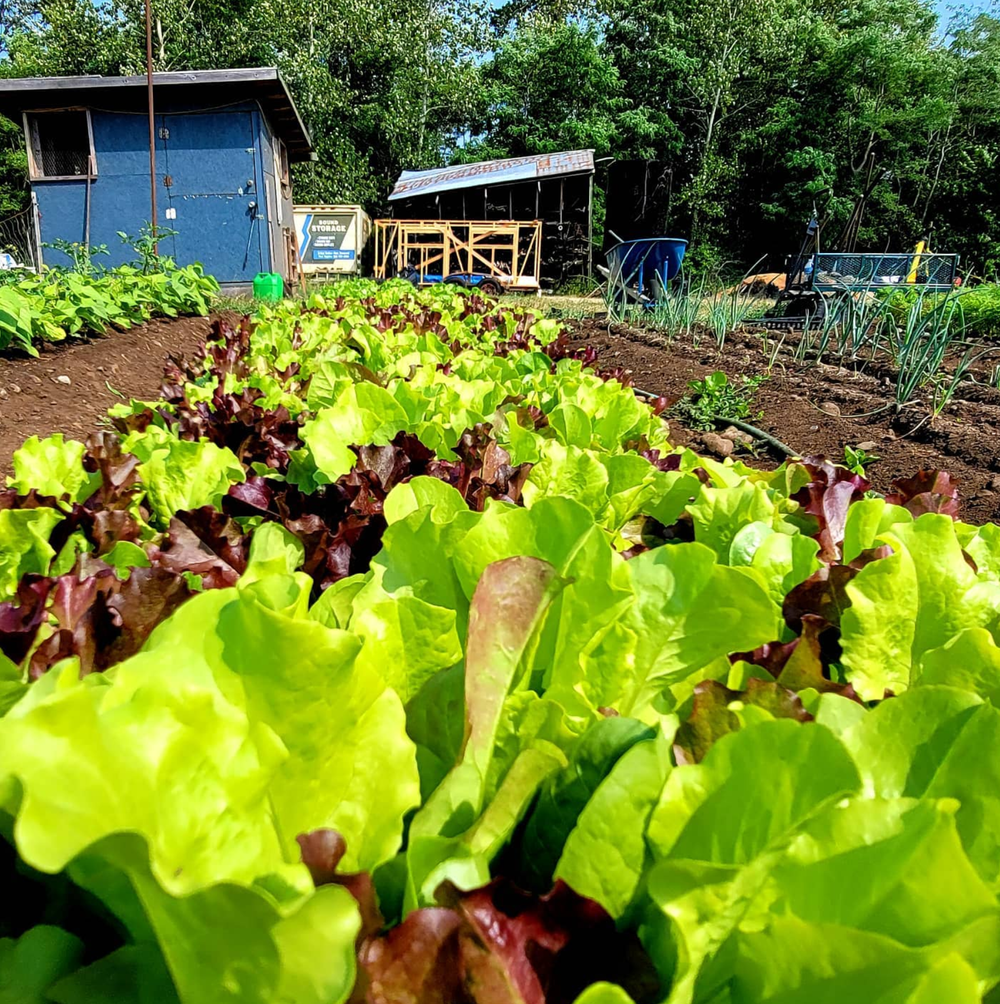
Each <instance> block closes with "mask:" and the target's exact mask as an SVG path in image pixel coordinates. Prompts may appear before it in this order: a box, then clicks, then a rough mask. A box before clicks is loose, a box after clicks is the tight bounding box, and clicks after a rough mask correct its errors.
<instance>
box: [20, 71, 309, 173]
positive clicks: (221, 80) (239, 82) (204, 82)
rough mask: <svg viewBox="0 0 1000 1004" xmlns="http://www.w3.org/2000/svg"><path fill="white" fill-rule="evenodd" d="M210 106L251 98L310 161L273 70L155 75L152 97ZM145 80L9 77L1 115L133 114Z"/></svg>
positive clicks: (291, 147) (295, 152)
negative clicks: (79, 109) (61, 111)
mask: <svg viewBox="0 0 1000 1004" xmlns="http://www.w3.org/2000/svg"><path fill="white" fill-rule="evenodd" d="M206 88H211V94H210V95H209V100H208V102H207V103H209V104H211V105H212V106H213V107H220V106H223V105H226V104H236V103H238V102H240V101H246V100H248V99H253V100H256V101H259V102H260V104H261V107H262V108H263V109H264V112H265V114H266V115H267V117H268V121H269V122H270V123H271V124H272V126H273V127H274V129H275V130H276V131H277V133H278V135H279V136H280V137H281V138H282V139H283V140H284V142H285V146H286V147H287V148H288V155H289V158H290V159H291V160H309V159H310V155H311V154H312V140H311V139H310V138H309V132H308V130H307V129H306V127H305V125H304V124H303V122H302V118H301V116H300V115H299V113H298V109H297V108H296V107H295V102H294V101H293V100H292V96H291V95H290V94H289V93H288V88H287V87H286V86H285V82H284V81H283V80H282V79H281V75H280V74H279V73H278V70H277V68H276V67H274V66H261V67H256V68H252V69H237V70H189V71H184V72H170V73H154V74H153V89H154V101H155V100H156V95H157V94H159V95H161V96H165V97H168V98H169V100H171V101H177V102H179V103H185V102H191V103H192V104H195V105H204V104H206ZM145 102H146V77H145V76H135V77H102V76H99V75H96V74H93V75H89V76H85V77H8V78H3V79H0V115H6V116H7V117H8V118H13V119H17V118H18V117H19V116H20V115H21V113H22V112H25V111H33V110H36V111H37V110H41V109H53V108H68V107H73V106H81V105H82V106H85V107H89V108H99V107H101V105H102V104H103V105H105V106H106V107H108V108H109V110H115V111H117V110H132V109H133V107H134V108H135V109H136V110H139V109H141V108H144V107H145Z"/></svg>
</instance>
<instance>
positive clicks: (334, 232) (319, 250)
mask: <svg viewBox="0 0 1000 1004" xmlns="http://www.w3.org/2000/svg"><path fill="white" fill-rule="evenodd" d="M295 223H296V230H297V232H298V243H299V261H300V262H301V263H302V267H303V268H304V269H305V270H306V271H307V272H355V271H356V270H357V267H358V261H357V259H358V250H359V249H358V212H357V211H355V212H350V211H345V210H344V209H340V210H339V211H337V210H332V211H329V212H327V211H324V210H323V209H321V208H320V207H316V208H313V207H309V208H305V207H303V208H301V209H300V208H298V207H297V208H296V211H295Z"/></svg>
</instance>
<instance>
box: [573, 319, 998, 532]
mask: <svg viewBox="0 0 1000 1004" xmlns="http://www.w3.org/2000/svg"><path fill="white" fill-rule="evenodd" d="M574 327H575V329H576V330H575V336H574V340H575V341H576V342H577V343H578V344H580V345H583V344H588V345H592V346H593V347H594V348H595V349H597V351H598V353H599V359H600V361H599V364H598V365H599V366H600V368H602V369H610V368H614V367H617V366H621V367H624V368H625V369H628V370H631V373H632V379H633V380H634V382H635V385H636V386H637V387H640V388H642V389H643V390H647V391H651V392H652V393H655V394H657V395H663V396H665V397H666V398H667V399H668V400H671V401H674V400H677V399H679V398H680V397H682V396H683V395H684V394H685V393H686V392H687V390H688V386H687V385H688V381H689V380H698V379H701V378H703V377H704V376H705V375H707V374H709V373H712V372H714V371H716V370H722V371H723V372H725V373H726V374H727V376H729V377H730V379H734V378H736V379H739V378H740V377H741V376H744V375H746V376H754V375H757V374H761V373H768V374H769V375H768V379H767V380H766V381H765V382H764V383H763V384H762V385H761V386H760V387H759V388H758V390H757V391H756V393H755V395H754V412H755V417H754V418H752V419H750V421H751V422H752V424H754V425H756V426H757V427H759V428H760V429H762V430H764V431H765V432H769V433H771V435H773V436H775V437H776V438H777V439H779V440H781V441H782V442H783V443H785V444H787V445H788V446H789V447H791V448H792V449H793V450H795V451H796V452H798V453H800V454H801V455H803V456H810V455H818V454H822V455H825V456H827V457H829V458H830V459H832V460H834V461H838V462H843V459H844V447H845V446H854V447H857V446H858V445H859V444H861V443H868V444H874V445H875V448H874V450H870V451H869V452H873V453H875V454H876V455H877V456H878V457H879V458H880V459H879V460H878V461H877V462H875V463H872V464H870V465H869V467H868V469H867V472H866V473H867V476H868V478H869V480H870V481H871V482H872V485H873V487H874V488H875V489H876V490H878V491H881V492H888V491H891V490H892V482H893V480H895V479H896V478H903V477H910V476H912V475H913V474H916V472H917V471H919V470H921V469H939V470H946V471H948V472H949V473H950V474H951V475H952V476H953V477H955V478H957V479H958V481H959V485H960V493H961V500H962V506H961V517H962V518H963V519H965V520H967V521H969V522H972V523H983V522H987V521H994V520H997V519H1000V392H998V391H997V390H995V389H994V388H991V387H989V386H986V385H984V384H972V383H968V384H963V385H961V386H960V388H959V393H958V394H957V395H956V399H955V400H953V401H952V402H951V404H950V405H948V407H947V408H946V409H945V410H944V412H943V413H942V414H941V415H939V416H938V417H937V418H935V419H933V420H929V419H928V417H927V409H926V408H923V407H921V406H920V405H915V406H913V407H909V408H906V409H904V410H902V411H900V412H897V411H896V410H895V408H894V407H890V408H887V409H884V410H880V409H883V408H884V406H885V405H886V404H888V403H889V402H890V401H891V400H892V398H893V390H892V385H891V383H890V382H889V381H888V378H887V376H886V374H885V373H881V372H879V373H871V372H865V371H863V370H862V371H860V372H856V371H855V370H853V369H847V368H843V367H840V366H837V365H826V364H815V365H810V366H806V365H802V364H799V363H797V362H795V361H794V359H792V358H791V356H790V353H789V352H788V351H782V352H778V353H777V355H776V357H775V361H774V364H773V365H770V359H769V356H768V354H767V353H765V351H764V348H763V345H762V339H761V336H760V335H759V334H754V333H739V334H737V335H734V336H731V337H730V338H729V339H727V341H726V344H725V346H724V348H723V349H722V350H719V349H718V347H717V346H716V344H715V342H714V341H713V340H712V339H711V337H710V336H709V337H702V338H700V339H699V342H698V344H697V345H695V344H692V342H691V339H690V338H686V339H674V340H669V341H668V340H667V339H665V338H664V337H663V336H662V335H660V334H658V333H657V332H655V331H652V330H649V329H646V328H640V327H634V326H630V325H625V324H612V325H609V324H608V323H607V322H605V321H595V320H585V321H581V322H577V323H576V324H575V325H574ZM778 338H780V336H778ZM769 339H770V345H769V350H770V351H773V349H774V346H775V344H776V342H777V341H778V339H777V338H775V336H774V333H771V335H769ZM831 405H832V406H833V407H831ZM821 406H822V407H821ZM873 411H878V412H879V413H878V414H875V415H870V414H868V413H869V412H873ZM827 412H839V414H828V413H827ZM858 416H864V417H858ZM667 417H668V418H669V419H670V429H671V439H672V441H673V442H675V443H677V444H680V445H691V446H693V447H695V448H698V449H704V448H705V443H704V440H703V439H702V434H701V433H698V432H693V431H692V430H690V429H687V428H685V427H684V425H683V423H682V422H680V421H678V420H677V419H676V418H670V416H669V413H668V416H667ZM745 459H747V460H748V462H749V463H750V464H752V465H754V464H755V465H757V466H767V465H768V464H769V463H774V462H775V459H777V458H772V457H770V456H769V454H768V452H767V449H766V448H764V449H762V450H761V451H759V455H758V457H757V459H756V460H754V459H752V458H751V457H749V455H745Z"/></svg>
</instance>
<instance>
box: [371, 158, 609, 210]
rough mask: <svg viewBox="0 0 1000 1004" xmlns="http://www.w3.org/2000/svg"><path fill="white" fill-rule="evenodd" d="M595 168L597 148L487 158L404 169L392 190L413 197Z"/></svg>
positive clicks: (396, 196)
mask: <svg viewBox="0 0 1000 1004" xmlns="http://www.w3.org/2000/svg"><path fill="white" fill-rule="evenodd" d="M593 170H594V151H593V150H568V151H566V152H565V153H540V154H534V155H532V156H530V157H508V158H507V159H506V160H484V161H480V162H479V163H478V164H459V165H457V166H456V167H440V168H434V169H433V170H431V171H404V172H403V173H402V174H401V175H400V176H399V180H398V181H397V182H396V187H395V188H394V189H393V190H392V195H390V196H389V198H390V200H392V199H409V198H412V197H413V196H417V195H431V194H433V193H434V192H450V191H452V190H453V189H455V188H478V187H479V186H480V185H502V184H509V183H510V182H512V181H535V180H536V179H540V178H557V177H559V176H560V175H565V174H585V173H586V174H589V173H591V172H592V171H593Z"/></svg>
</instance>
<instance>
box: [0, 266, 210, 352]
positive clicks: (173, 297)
mask: <svg viewBox="0 0 1000 1004" xmlns="http://www.w3.org/2000/svg"><path fill="white" fill-rule="evenodd" d="M218 289H219V286H218V283H217V282H216V281H215V280H214V279H213V278H212V277H211V276H207V275H205V274H204V272H203V271H202V269H201V266H200V265H188V266H185V267H184V268H177V267H175V266H173V265H170V264H169V263H168V264H167V266H166V267H164V268H162V269H160V270H158V271H155V272H144V271H143V270H141V269H137V268H133V267H132V266H127V265H125V266H122V267H120V268H116V269H112V270H110V271H106V272H101V273H97V274H86V273H82V272H79V271H53V272H46V273H44V274H43V275H40V276H33V275H32V276H24V277H22V278H21V279H20V280H19V281H18V283H17V285H16V286H13V285H9V286H0V350H2V349H6V348H9V347H14V348H17V349H20V350H21V351H23V352H27V353H28V354H29V355H37V354H38V350H37V349H36V348H35V345H36V343H38V342H41V341H46V342H56V341H62V340H63V339H64V338H67V337H74V336H82V335H88V334H102V333H103V332H104V331H105V330H106V329H107V328H109V327H117V328H128V327H131V326H132V325H134V324H138V323H140V322H141V321H145V320H148V319H149V318H150V317H152V316H154V315H157V316H165V317H177V316H178V315H180V314H202V315H204V314H207V313H208V304H209V300H210V299H211V297H212V295H213V294H214V293H217V292H218Z"/></svg>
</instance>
